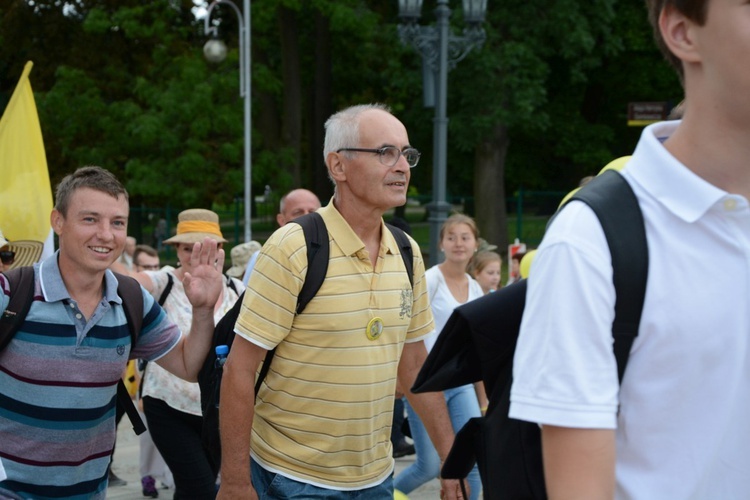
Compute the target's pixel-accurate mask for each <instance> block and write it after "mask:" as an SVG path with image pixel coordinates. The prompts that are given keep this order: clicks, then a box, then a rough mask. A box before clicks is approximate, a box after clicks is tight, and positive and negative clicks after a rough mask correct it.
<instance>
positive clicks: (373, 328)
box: [365, 316, 383, 340]
mask: <svg viewBox="0 0 750 500" xmlns="http://www.w3.org/2000/svg"><path fill="white" fill-rule="evenodd" d="M365 333H366V334H367V338H368V339H370V340H377V339H378V337H380V336H381V335H382V334H383V320H382V319H381V318H379V317H377V316H376V317H374V318H372V319H371V320H370V322H369V323H367V330H366V331H365Z"/></svg>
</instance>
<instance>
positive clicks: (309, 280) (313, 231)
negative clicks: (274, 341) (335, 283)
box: [291, 212, 330, 314]
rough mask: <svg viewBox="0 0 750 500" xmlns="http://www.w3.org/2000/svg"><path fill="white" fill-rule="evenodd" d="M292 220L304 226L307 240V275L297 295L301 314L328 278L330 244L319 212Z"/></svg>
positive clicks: (298, 310) (303, 230)
mask: <svg viewBox="0 0 750 500" xmlns="http://www.w3.org/2000/svg"><path fill="white" fill-rule="evenodd" d="M291 222H294V223H295V224H299V225H300V226H302V232H303V233H305V241H306V242H307V275H306V276H305V283H304V284H303V285H302V289H301V290H300V291H299V296H298V297H297V314H299V313H301V312H302V311H304V310H305V307H307V304H308V303H309V302H310V301H311V300H312V299H313V297H315V295H316V294H317V293H318V290H320V287H321V285H322V284H323V281H325V279H326V273H328V259H329V254H330V245H329V242H328V229H327V228H326V223H325V222H324V221H323V217H321V216H320V214H319V213H317V212H310V213H309V214H306V215H303V216H302V217H298V218H296V219H294V220H293V221H291Z"/></svg>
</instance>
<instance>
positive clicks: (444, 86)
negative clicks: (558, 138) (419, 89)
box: [398, 0, 487, 265]
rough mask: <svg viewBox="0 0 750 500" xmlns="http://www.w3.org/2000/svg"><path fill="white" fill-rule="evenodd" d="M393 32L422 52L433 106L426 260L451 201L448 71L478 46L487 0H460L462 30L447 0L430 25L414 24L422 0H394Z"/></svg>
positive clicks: (434, 254) (433, 254)
mask: <svg viewBox="0 0 750 500" xmlns="http://www.w3.org/2000/svg"><path fill="white" fill-rule="evenodd" d="M398 6H399V18H400V20H401V22H400V23H399V25H398V34H399V37H400V38H401V42H402V43H403V44H404V45H411V46H413V47H414V48H415V49H416V50H417V52H419V53H420V55H421V56H422V69H423V74H422V76H423V81H424V104H425V106H427V107H430V106H434V107H435V118H434V121H433V144H432V150H433V157H434V158H433V162H434V166H433V170H432V202H431V203H430V204H429V205H428V206H427V208H428V209H429V211H430V216H429V218H428V220H429V222H430V265H435V264H438V263H439V262H440V257H439V255H438V246H439V241H438V239H439V237H438V235H439V234H440V226H441V225H442V224H443V222H444V221H445V219H447V218H448V212H449V211H450V204H449V203H448V202H447V201H446V189H445V184H446V173H447V168H446V163H447V151H448V147H447V141H448V118H447V116H446V108H447V106H448V105H447V101H448V71H449V70H451V69H453V68H454V67H455V66H456V64H457V63H458V62H459V61H461V60H462V59H463V58H464V57H466V56H467V55H468V54H469V52H471V50H472V49H473V48H474V47H477V48H478V47H481V46H482V44H483V43H484V39H485V33H484V29H483V28H482V23H483V22H484V16H485V13H486V12H487V0H463V9H464V22H465V23H466V27H465V28H464V29H463V34H461V35H455V34H453V33H452V32H451V30H450V23H449V19H450V16H451V9H450V7H448V0H437V7H436V8H435V18H436V19H437V23H436V25H435V26H420V25H419V24H417V23H418V22H419V18H420V17H421V15H422V14H421V12H422V0H399V2H398Z"/></svg>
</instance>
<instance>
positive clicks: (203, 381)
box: [198, 212, 414, 464]
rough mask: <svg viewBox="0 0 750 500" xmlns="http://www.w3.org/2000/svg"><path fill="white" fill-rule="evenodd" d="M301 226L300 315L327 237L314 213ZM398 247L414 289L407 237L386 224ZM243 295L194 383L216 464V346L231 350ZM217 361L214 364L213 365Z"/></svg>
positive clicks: (320, 275) (324, 267) (319, 275)
mask: <svg viewBox="0 0 750 500" xmlns="http://www.w3.org/2000/svg"><path fill="white" fill-rule="evenodd" d="M289 223H295V224H299V225H300V226H302V231H303V233H304V235H305V242H306V243H307V274H306V275H305V282H304V283H303V285H302V288H301V289H300V292H299V295H298V297H297V308H296V310H295V314H300V313H302V311H304V310H305V307H306V306H307V304H308V303H309V302H310V300H312V299H313V297H315V295H316V294H317V293H318V290H319V289H320V287H321V285H322V284H323V281H324V280H325V277H326V273H327V272H328V260H329V251H330V247H329V238H328V229H327V228H326V225H325V222H324V221H323V218H322V217H321V216H320V214H319V213H317V212H311V213H309V214H306V215H303V216H301V217H298V218H296V219H294V220H293V221H290V222H289ZM386 226H387V227H388V229H389V230H390V231H391V233H392V234H393V237H394V238H395V240H396V243H397V244H398V246H399V249H400V253H401V258H402V259H403V261H404V266H405V267H406V271H407V274H408V275H409V283H410V284H411V285H412V286H414V264H413V261H414V256H413V251H412V247H411V243H410V241H409V238H408V237H407V236H406V233H404V232H403V231H402V230H401V229H399V228H397V227H395V226H392V225H390V224H387V223H386ZM244 298H245V292H243V293H242V295H240V297H239V298H238V299H237V302H235V304H234V306H233V307H232V309H230V310H229V311H228V312H227V313H226V314H225V315H224V317H223V318H221V320H219V322H218V323H217V324H216V328H215V329H214V337H213V343H212V349H211V350H209V352H208V355H207V356H206V359H205V361H204V362H203V367H202V368H201V370H200V372H199V373H198V384H199V385H200V389H201V410H202V412H203V430H202V440H203V447H204V449H205V450H206V451H207V452H208V453H209V455H210V456H211V458H212V459H213V460H214V462H215V463H216V464H220V463H221V440H220V438H219V394H220V389H221V376H222V368H221V367H222V363H221V361H220V360H217V357H216V351H215V348H216V346H227V347H228V348H229V349H231V347H232V342H233V341H234V324H235V323H236V322H237V317H238V316H239V313H240V309H241V308H242V301H243V299H244ZM275 354H276V349H273V350H270V351H268V353H267V354H266V357H265V359H264V360H263V364H262V366H261V369H260V373H259V374H258V378H257V379H256V382H255V395H256V397H257V395H258V391H259V390H260V387H261V385H262V383H263V380H264V379H265V377H266V374H267V373H268V370H269V369H270V367H271V360H273V357H274V355H275ZM217 361H218V362H217Z"/></svg>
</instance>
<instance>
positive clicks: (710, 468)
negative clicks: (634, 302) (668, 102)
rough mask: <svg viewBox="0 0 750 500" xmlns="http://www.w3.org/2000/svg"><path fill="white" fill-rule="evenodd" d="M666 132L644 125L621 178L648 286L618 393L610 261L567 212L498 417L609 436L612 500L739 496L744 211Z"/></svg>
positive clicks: (582, 216) (747, 335)
mask: <svg viewBox="0 0 750 500" xmlns="http://www.w3.org/2000/svg"><path fill="white" fill-rule="evenodd" d="M677 124H678V123H676V122H667V123H659V124H655V125H652V126H649V127H647V128H646V129H645V130H644V132H643V135H642V137H641V140H640V141H639V143H638V146H637V148H636V151H635V153H634V155H633V158H632V159H631V161H630V162H629V164H628V165H627V166H626V168H625V170H624V175H625V177H626V179H627V180H628V182H629V183H630V184H631V186H633V189H634V191H635V193H636V195H637V197H638V199H639V202H640V204H641V209H642V210H643V213H644V218H645V224H646V233H647V239H648V247H649V255H648V258H649V276H648V284H647V289H646V303H645V305H644V308H643V317H642V320H641V324H640V330H639V335H638V337H637V338H636V339H635V342H634V344H633V348H632V350H631V356H630V360H629V362H628V365H627V370H626V371H625V377H624V379H623V383H622V387H621V388H620V387H619V384H618V381H617V371H616V362H615V358H614V354H613V352H612V330H611V328H612V320H613V318H614V312H613V307H614V301H615V292H614V285H613V284H612V268H611V258H610V254H609V251H608V249H607V246H606V240H605V238H604V235H603V232H602V230H601V226H600V224H599V222H598V220H597V219H596V216H595V215H594V214H593V212H592V211H591V210H590V209H589V208H588V207H586V206H585V205H584V204H582V203H579V202H574V203H571V204H570V205H569V206H568V207H567V208H565V209H564V210H563V211H562V212H561V213H560V215H559V216H558V218H557V219H556V220H555V223H554V224H553V225H552V226H551V227H550V229H549V230H548V232H547V234H546V235H545V237H544V240H543V242H542V244H541V246H540V248H539V250H538V252H537V254H536V258H535V260H534V265H533V266H532V268H531V274H530V277H529V289H528V292H527V300H526V308H525V312H524V317H523V322H522V325H521V333H520V337H519V342H518V347H517V348H516V353H515V359H514V370H513V379H514V383H513V387H512V391H511V407H510V416H511V417H513V418H518V419H521V420H527V421H531V422H538V423H541V424H550V425H557V426H563V427H578V428H605V429H616V449H617V457H616V469H615V472H616V481H617V482H616V498H618V499H651V498H653V499H664V498H670V499H673V498H674V499H714V498H717V499H718V498H721V499H739V498H743V499H744V498H747V496H748V492H749V491H750V474H749V473H748V472H749V471H750V452H748V450H750V433H748V431H747V423H748V422H749V421H750V397H748V392H749V391H750V307H748V300H749V299H750V208H749V206H748V202H747V200H746V199H745V198H744V197H742V196H739V195H733V194H729V193H726V192H724V191H722V190H720V189H718V188H716V187H715V186H713V185H711V184H709V183H707V182H706V181H704V180H702V179H701V178H699V177H698V176H696V175H695V174H693V173H692V172H691V171H690V170H688V169H687V168H686V167H684V166H683V165H682V164H681V163H679V162H678V161H677V160H676V159H675V158H674V157H672V156H671V155H670V154H669V153H668V152H667V150H666V149H665V148H664V147H663V146H662V142H663V140H664V138H666V137H668V136H669V135H671V134H672V132H673V131H674V129H675V128H676V126H677ZM618 403H619V409H620V411H619V413H618Z"/></svg>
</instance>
